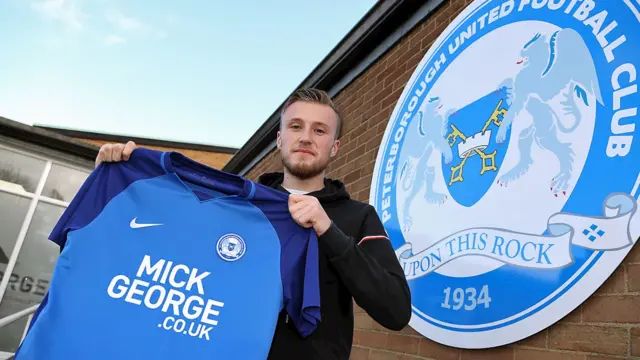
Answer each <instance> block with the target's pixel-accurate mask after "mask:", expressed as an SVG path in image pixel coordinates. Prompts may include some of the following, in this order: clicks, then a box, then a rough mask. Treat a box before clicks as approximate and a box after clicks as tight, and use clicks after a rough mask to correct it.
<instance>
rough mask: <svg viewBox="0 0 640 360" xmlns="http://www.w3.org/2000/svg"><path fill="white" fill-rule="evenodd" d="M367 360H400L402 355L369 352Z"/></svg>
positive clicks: (378, 351)
mask: <svg viewBox="0 0 640 360" xmlns="http://www.w3.org/2000/svg"><path fill="white" fill-rule="evenodd" d="M369 360H402V354H397V353H392V352H388V351H380V350H371V355H369Z"/></svg>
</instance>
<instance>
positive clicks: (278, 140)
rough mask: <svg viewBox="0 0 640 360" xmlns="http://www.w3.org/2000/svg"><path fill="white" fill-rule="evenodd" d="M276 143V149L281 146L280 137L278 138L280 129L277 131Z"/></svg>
mask: <svg viewBox="0 0 640 360" xmlns="http://www.w3.org/2000/svg"><path fill="white" fill-rule="evenodd" d="M276 144H277V146H278V150H280V148H281V147H282V139H281V138H280V131H278V133H277V135H276Z"/></svg>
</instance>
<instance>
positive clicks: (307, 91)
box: [280, 88, 342, 139]
mask: <svg viewBox="0 0 640 360" xmlns="http://www.w3.org/2000/svg"><path fill="white" fill-rule="evenodd" d="M297 101H305V102H310V103H315V104H321V105H327V106H329V107H331V109H333V111H334V112H335V113H336V118H337V119H338V129H336V139H338V138H339V137H340V134H342V115H341V114H340V111H339V110H338V107H337V106H336V105H335V103H334V102H333V100H331V97H330V96H329V94H327V92H326V91H323V90H320V89H315V88H303V89H298V90H296V91H295V92H294V93H293V94H291V96H289V98H288V99H287V101H285V103H284V106H283V107H282V111H281V112H280V127H282V116H283V115H284V112H285V111H286V110H287V108H288V107H289V106H291V104H293V103H295V102H297Z"/></svg>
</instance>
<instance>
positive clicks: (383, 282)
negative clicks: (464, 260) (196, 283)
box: [258, 173, 411, 360]
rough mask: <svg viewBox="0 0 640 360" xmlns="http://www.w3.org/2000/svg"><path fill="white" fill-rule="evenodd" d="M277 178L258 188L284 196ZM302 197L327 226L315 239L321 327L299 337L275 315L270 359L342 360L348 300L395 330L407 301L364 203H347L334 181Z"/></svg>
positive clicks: (348, 329) (348, 332)
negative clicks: (313, 203)
mask: <svg viewBox="0 0 640 360" xmlns="http://www.w3.org/2000/svg"><path fill="white" fill-rule="evenodd" d="M283 179H284V175H283V174H282V173H268V174H264V175H262V176H261V177H260V179H259V180H258V182H259V183H261V184H263V185H266V186H269V187H271V188H274V189H278V190H281V191H284V192H286V190H285V189H284V188H282V186H281V184H282V180H283ZM308 195H311V196H315V197H316V198H318V200H319V201H320V203H321V204H322V207H323V208H324V210H325V211H326V213H327V215H328V216H329V218H330V219H331V220H332V222H333V223H332V226H331V227H330V228H329V230H327V232H326V233H324V234H323V235H322V236H320V237H319V238H318V243H319V247H320V248H319V253H320V259H319V267H320V268H319V273H320V306H321V322H320V325H319V327H318V328H317V330H316V331H315V332H314V333H313V334H311V335H310V336H309V337H308V338H306V339H305V338H302V337H301V336H300V335H299V334H298V333H297V331H296V330H295V327H294V326H293V324H292V323H291V322H289V321H287V316H286V314H284V313H283V314H281V316H280V318H279V320H278V324H277V328H276V332H275V335H274V339H273V344H272V347H271V352H270V354H269V359H271V360H281V359H283V360H288V359H300V360H312V359H313V360H315V359H322V360H333V359H340V360H343V359H344V360H347V359H349V355H350V352H351V346H352V341H353V327H354V316H353V301H354V300H355V302H356V303H357V304H358V306H360V307H361V308H362V309H364V310H365V311H366V312H367V313H368V314H369V316H371V317H372V318H373V319H374V320H375V321H376V322H378V323H379V324H380V325H382V326H384V327H386V328H388V329H390V330H401V329H402V328H404V327H405V326H406V325H407V324H408V322H409V318H410V317H411V297H410V292H409V287H408V285H407V281H406V279H405V277H404V274H403V271H402V268H401V267H400V264H399V262H398V260H397V259H396V257H395V253H394V250H393V247H392V246H391V243H390V241H389V239H388V238H387V234H386V231H385V230H384V227H383V225H382V223H381V221H380V219H379V217H378V215H377V213H376V212H375V209H374V208H373V207H372V206H371V205H369V204H366V203H362V202H359V201H355V200H353V199H351V198H350V196H349V194H348V193H347V190H346V188H345V186H344V185H343V184H342V182H340V181H339V180H330V179H325V187H324V189H322V190H320V191H316V192H313V193H310V194H308Z"/></svg>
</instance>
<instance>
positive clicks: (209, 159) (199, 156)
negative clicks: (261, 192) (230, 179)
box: [76, 138, 233, 169]
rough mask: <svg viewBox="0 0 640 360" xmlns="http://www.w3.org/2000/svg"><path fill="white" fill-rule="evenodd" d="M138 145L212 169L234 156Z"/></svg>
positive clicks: (97, 143) (91, 141)
mask: <svg viewBox="0 0 640 360" xmlns="http://www.w3.org/2000/svg"><path fill="white" fill-rule="evenodd" d="M76 140H80V141H84V142H87V143H90V144H93V145H97V146H102V145H104V144H106V143H108V141H103V140H94V139H82V138H76ZM136 145H138V146H144V147H146V148H149V149H154V150H160V151H167V150H169V151H170V150H176V151H178V152H181V153H182V154H184V155H185V156H187V157H189V158H191V159H193V160H195V161H198V162H200V163H203V164H205V165H208V166H211V167H212V168H215V169H222V168H223V167H224V166H225V165H226V163H227V161H229V159H231V157H232V156H233V154H224V153H216V152H209V151H200V150H189V149H174V148H168V147H162V146H150V145H145V144H139V143H136Z"/></svg>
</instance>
